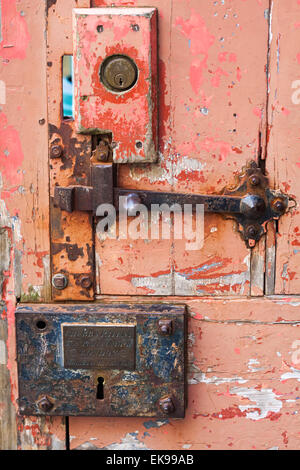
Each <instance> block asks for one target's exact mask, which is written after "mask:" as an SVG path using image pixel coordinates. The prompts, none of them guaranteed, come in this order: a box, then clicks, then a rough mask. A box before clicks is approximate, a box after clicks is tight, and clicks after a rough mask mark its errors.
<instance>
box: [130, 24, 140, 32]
mask: <svg viewBox="0 0 300 470" xmlns="http://www.w3.org/2000/svg"><path fill="white" fill-rule="evenodd" d="M131 28H132V30H133V31H139V30H140V27H139V25H138V24H132V25H131Z"/></svg>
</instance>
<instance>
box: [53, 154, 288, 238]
mask: <svg viewBox="0 0 300 470" xmlns="http://www.w3.org/2000/svg"><path fill="white" fill-rule="evenodd" d="M91 183H92V184H91V186H68V187H61V186H57V187H56V188H55V194H54V204H55V205H56V206H57V207H60V208H61V209H62V210H66V211H68V212H72V211H75V210H81V211H92V213H93V214H94V215H96V211H97V207H98V206H99V205H100V204H103V203H106V204H113V205H114V206H115V208H116V209H117V210H119V200H120V199H119V198H120V197H121V196H123V199H122V200H124V198H127V199H125V200H127V201H128V207H129V206H130V207H131V209H133V208H134V206H135V205H138V204H143V205H145V206H146V207H147V208H148V209H150V208H151V205H152V204H159V205H161V204H168V205H169V207H170V208H171V206H172V205H173V204H179V205H181V206H183V205H184V204H192V205H193V207H196V204H203V206H204V211H205V212H213V213H219V214H223V215H226V216H228V217H230V218H233V219H235V220H236V222H237V223H238V230H239V232H240V233H241V235H242V238H243V239H244V240H245V242H246V244H247V246H248V247H253V246H254V245H255V243H256V242H257V241H258V240H259V239H260V238H261V237H262V235H263V233H264V232H265V231H266V223H267V222H268V221H270V220H274V219H275V220H276V219H279V217H280V216H282V215H283V214H284V213H285V212H286V210H287V208H288V203H289V197H288V196H287V195H286V194H283V193H282V192H280V191H279V190H272V189H270V188H269V187H268V184H269V182H268V179H267V177H266V176H265V175H264V174H263V172H262V170H261V169H260V168H259V167H258V166H257V164H256V163H255V162H253V161H251V162H250V163H249V164H248V165H247V166H246V167H245V168H243V170H242V171H241V173H240V175H238V177H237V183H236V185H235V186H234V187H225V188H224V190H223V191H222V193H221V194H218V195H212V194H208V195H202V194H180V193H168V192H160V191H141V190H137V191H135V190H130V189H121V188H118V187H114V185H113V164H112V163H109V164H95V165H93V166H92V177H91ZM125 209H126V207H125Z"/></svg>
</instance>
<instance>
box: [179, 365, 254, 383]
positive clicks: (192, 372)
mask: <svg viewBox="0 0 300 470" xmlns="http://www.w3.org/2000/svg"><path fill="white" fill-rule="evenodd" d="M246 382H247V380H245V379H244V378H243V377H238V376H234V377H216V376H215V375H214V376H212V377H207V376H206V374H205V372H202V371H201V370H200V369H199V367H198V366H196V365H195V364H191V365H190V367H189V378H188V383H189V384H190V385H195V384H198V383H205V384H213V385H220V384H224V383H239V384H243V383H246Z"/></svg>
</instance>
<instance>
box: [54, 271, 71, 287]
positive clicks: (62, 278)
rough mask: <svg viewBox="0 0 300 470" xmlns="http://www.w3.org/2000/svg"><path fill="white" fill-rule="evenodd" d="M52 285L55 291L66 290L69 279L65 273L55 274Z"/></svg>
mask: <svg viewBox="0 0 300 470" xmlns="http://www.w3.org/2000/svg"><path fill="white" fill-rule="evenodd" d="M52 285H53V287H55V289H60V290H62V289H65V288H66V287H67V285H68V278H67V276H66V275H65V274H63V273H57V274H54V276H53V277H52Z"/></svg>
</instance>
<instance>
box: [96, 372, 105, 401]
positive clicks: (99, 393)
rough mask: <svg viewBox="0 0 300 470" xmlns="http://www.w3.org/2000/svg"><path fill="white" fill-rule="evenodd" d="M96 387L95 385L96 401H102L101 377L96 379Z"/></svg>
mask: <svg viewBox="0 0 300 470" xmlns="http://www.w3.org/2000/svg"><path fill="white" fill-rule="evenodd" d="M97 381H98V385H97V395H96V398H97V400H104V382H105V381H104V378H103V377H98V379H97Z"/></svg>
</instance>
